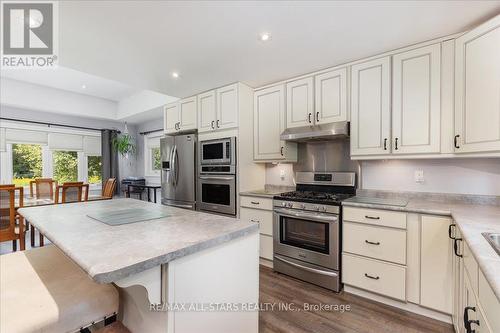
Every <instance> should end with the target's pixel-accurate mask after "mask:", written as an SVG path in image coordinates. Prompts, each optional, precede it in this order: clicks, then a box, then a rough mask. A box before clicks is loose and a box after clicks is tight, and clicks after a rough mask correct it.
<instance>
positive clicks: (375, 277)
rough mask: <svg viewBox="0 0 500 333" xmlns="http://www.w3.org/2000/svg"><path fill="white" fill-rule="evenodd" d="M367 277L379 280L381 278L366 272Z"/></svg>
mask: <svg viewBox="0 0 500 333" xmlns="http://www.w3.org/2000/svg"><path fill="white" fill-rule="evenodd" d="M365 277H367V278H369V279H373V280H378V279H380V276H371V275H368V274H366V273H365Z"/></svg>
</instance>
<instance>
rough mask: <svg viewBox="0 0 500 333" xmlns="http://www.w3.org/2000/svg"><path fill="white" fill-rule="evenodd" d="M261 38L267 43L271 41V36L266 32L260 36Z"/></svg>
mask: <svg viewBox="0 0 500 333" xmlns="http://www.w3.org/2000/svg"><path fill="white" fill-rule="evenodd" d="M259 38H260V40H261V41H263V42H267V41H268V40H270V39H271V35H270V34H268V33H267V32H264V33H262V34H260V36H259Z"/></svg>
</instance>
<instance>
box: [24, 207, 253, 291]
mask: <svg viewBox="0 0 500 333" xmlns="http://www.w3.org/2000/svg"><path fill="white" fill-rule="evenodd" d="M131 208H137V209H148V210H159V211H161V212H163V213H165V214H168V215H169V216H167V217H162V218H159V219H154V220H149V221H143V222H135V223H130V224H122V225H114V226H111V225H108V224H105V223H103V222H100V221H97V220H95V219H92V218H90V217H88V216H87V215H88V214H89V213H91V212H93V211H102V210H109V211H117V210H123V209H131ZM19 213H20V214H21V215H22V216H24V217H25V218H26V220H28V221H29V222H30V224H32V225H33V226H35V227H36V228H37V229H38V230H39V231H40V232H41V233H42V234H43V235H44V236H45V237H47V238H48V239H49V240H50V241H51V242H52V243H54V244H55V245H56V246H57V247H59V248H60V249H61V250H62V251H63V252H64V253H65V254H66V255H67V256H68V257H70V258H71V259H72V260H73V261H74V262H75V263H76V264H78V265H79V266H80V267H81V268H82V269H83V270H84V271H85V272H86V273H87V274H88V275H89V276H90V277H91V278H92V279H94V280H95V281H97V282H99V283H110V282H115V281H118V280H120V279H123V278H125V277H128V276H130V275H132V274H136V273H140V272H142V271H145V270H147V269H150V268H153V267H155V266H158V265H161V264H165V263H168V262H169V261H172V260H175V259H177V258H181V257H184V256H187V255H190V254H193V253H196V252H199V251H202V250H205V249H208V248H211V247H215V246H217V245H220V244H223V243H225V242H229V241H231V240H232V239H235V238H239V237H243V236H245V235H248V234H251V233H254V232H258V228H259V226H258V224H257V223H251V222H243V221H241V220H238V219H235V218H231V217H225V216H219V215H213V214H207V213H201V212H196V211H191V210H186V209H180V208H175V207H170V206H163V205H157V204H153V203H148V202H144V201H140V200H135V199H113V200H101V201H89V202H80V203H71V204H62V205H52V206H40V207H30V208H21V209H20V210H19Z"/></svg>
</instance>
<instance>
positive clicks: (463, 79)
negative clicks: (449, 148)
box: [455, 16, 500, 153]
mask: <svg viewBox="0 0 500 333" xmlns="http://www.w3.org/2000/svg"><path fill="white" fill-rule="evenodd" d="M499 59H500V16H496V17H495V18H493V19H491V20H490V21H488V22H486V23H485V24H483V25H481V26H479V27H477V28H475V29H473V30H471V31H469V32H468V33H466V34H464V35H462V36H460V37H459V38H457V39H456V41H455V135H456V136H455V143H456V145H455V152H456V153H468V152H491V151H500V61H499Z"/></svg>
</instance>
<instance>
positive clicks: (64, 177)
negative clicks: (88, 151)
mask: <svg viewBox="0 0 500 333" xmlns="http://www.w3.org/2000/svg"><path fill="white" fill-rule="evenodd" d="M52 156H53V163H54V164H53V173H54V176H53V178H54V179H55V180H57V182H58V183H59V184H62V183H65V182H76V181H78V153H77V152H76V151H61V150H56V151H54V152H53V153H52Z"/></svg>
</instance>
